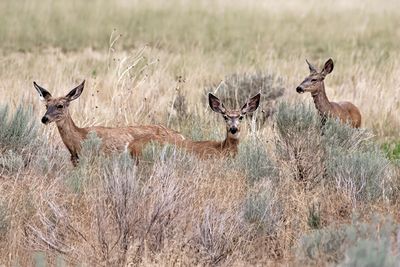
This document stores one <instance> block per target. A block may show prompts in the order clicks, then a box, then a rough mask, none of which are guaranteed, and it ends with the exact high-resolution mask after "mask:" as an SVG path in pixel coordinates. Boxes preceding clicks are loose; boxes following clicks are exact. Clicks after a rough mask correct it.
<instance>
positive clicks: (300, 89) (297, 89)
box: [296, 86, 304, 94]
mask: <svg viewBox="0 0 400 267" xmlns="http://www.w3.org/2000/svg"><path fill="white" fill-rule="evenodd" d="M296 92H297V93H299V94H302V93H304V89H303V88H302V87H300V86H297V88H296Z"/></svg>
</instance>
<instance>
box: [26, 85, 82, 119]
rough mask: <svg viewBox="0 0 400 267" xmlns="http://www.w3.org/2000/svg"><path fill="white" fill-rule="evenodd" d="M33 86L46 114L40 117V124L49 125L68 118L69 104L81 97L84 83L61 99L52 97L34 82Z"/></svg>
mask: <svg viewBox="0 0 400 267" xmlns="http://www.w3.org/2000/svg"><path fill="white" fill-rule="evenodd" d="M33 86H34V87H35V89H36V90H37V91H38V93H39V97H40V100H42V101H43V102H44V103H45V105H46V113H45V114H44V116H43V117H42V123H44V124H49V123H51V122H53V121H60V120H62V119H64V118H65V117H67V116H68V114H69V113H68V107H69V103H70V102H71V101H72V100H75V99H77V98H78V97H79V96H80V95H81V93H82V91H83V87H84V86H85V81H83V82H82V83H81V84H80V85H78V86H77V87H75V88H74V89H72V90H71V91H70V92H69V93H68V94H67V95H66V96H62V97H52V96H51V94H50V93H49V91H47V90H46V89H44V88H43V87H41V86H39V85H38V84H37V83H36V82H33Z"/></svg>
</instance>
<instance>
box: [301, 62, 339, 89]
mask: <svg viewBox="0 0 400 267" xmlns="http://www.w3.org/2000/svg"><path fill="white" fill-rule="evenodd" d="M306 62H307V64H308V68H309V69H310V75H308V76H307V77H306V78H305V79H304V81H303V82H302V83H301V84H300V85H299V86H297V88H296V91H297V93H299V94H302V93H304V92H310V93H311V94H317V93H318V92H319V90H321V89H322V88H323V86H322V83H323V82H324V79H325V76H326V75H328V74H329V73H331V72H332V70H333V61H332V59H331V58H330V59H328V60H327V61H326V62H325V65H324V67H323V68H322V70H321V72H318V71H317V70H316V68H315V67H314V66H313V65H312V64H311V63H310V62H308V60H306Z"/></svg>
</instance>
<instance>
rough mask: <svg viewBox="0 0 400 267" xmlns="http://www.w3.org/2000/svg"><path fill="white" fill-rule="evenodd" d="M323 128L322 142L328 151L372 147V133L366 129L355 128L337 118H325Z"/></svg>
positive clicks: (364, 149)
mask: <svg viewBox="0 0 400 267" xmlns="http://www.w3.org/2000/svg"><path fill="white" fill-rule="evenodd" d="M322 130H323V142H324V146H325V149H326V150H327V152H328V153H330V152H332V151H337V150H341V151H347V152H349V151H355V150H362V151H366V150H369V149H371V148H373V147H374V143H373V139H372V138H373V134H372V132H371V131H370V130H367V129H355V128H353V127H351V126H350V125H349V124H343V123H341V122H340V121H339V120H338V119H334V118H330V119H327V120H326V123H325V125H324V126H323V128H322Z"/></svg>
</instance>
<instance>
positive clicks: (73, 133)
mask: <svg viewBox="0 0 400 267" xmlns="http://www.w3.org/2000/svg"><path fill="white" fill-rule="evenodd" d="M56 124H57V128H58V131H59V133H60V136H61V139H62V141H63V142H64V144H65V146H66V147H67V148H68V150H69V152H70V153H71V155H72V156H77V154H78V153H79V151H80V148H81V142H82V141H83V140H84V139H85V137H86V134H87V132H86V131H85V129H84V128H79V127H77V126H76V125H75V123H74V121H73V120H72V118H71V115H69V114H68V115H67V117H66V118H64V119H62V120H60V121H57V122H56Z"/></svg>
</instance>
